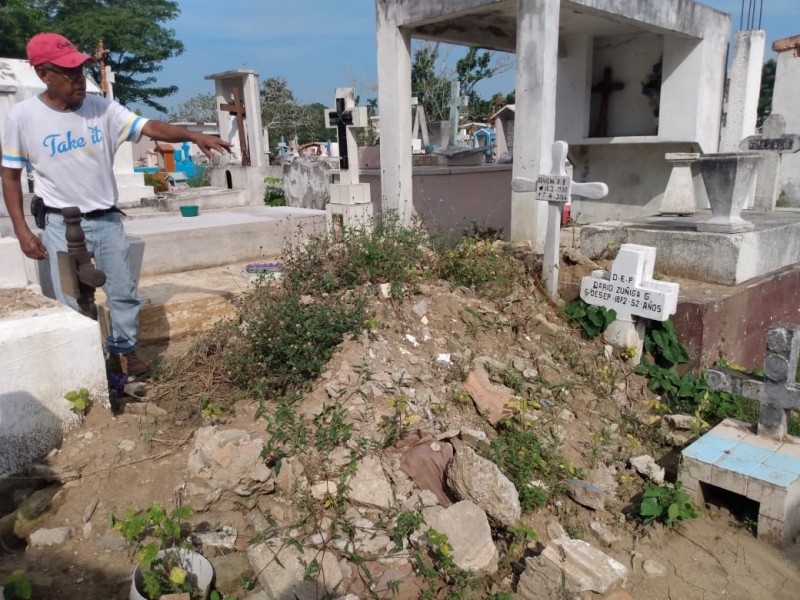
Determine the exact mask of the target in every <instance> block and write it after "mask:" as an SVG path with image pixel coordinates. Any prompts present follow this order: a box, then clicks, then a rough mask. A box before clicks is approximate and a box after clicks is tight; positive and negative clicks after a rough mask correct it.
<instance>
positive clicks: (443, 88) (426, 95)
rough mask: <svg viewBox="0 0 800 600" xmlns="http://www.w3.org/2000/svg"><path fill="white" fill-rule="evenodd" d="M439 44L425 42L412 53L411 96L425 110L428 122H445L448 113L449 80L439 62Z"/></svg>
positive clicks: (442, 63)
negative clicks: (417, 100) (414, 97)
mask: <svg viewBox="0 0 800 600" xmlns="http://www.w3.org/2000/svg"><path fill="white" fill-rule="evenodd" d="M440 49H441V45H440V44H439V43H432V42H425V43H423V44H422V45H421V46H420V47H419V48H417V49H416V51H415V52H414V61H413V63H412V64H411V94H412V95H413V96H416V97H417V98H418V99H419V102H420V103H421V104H422V106H423V107H424V108H425V115H426V116H427V117H428V121H445V120H447V119H448V118H449V116H450V113H449V109H448V108H447V104H448V102H449V101H450V78H448V72H447V69H446V67H445V66H444V62H445V61H443V60H440Z"/></svg>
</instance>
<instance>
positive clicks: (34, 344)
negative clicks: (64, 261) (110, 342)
mask: <svg viewBox="0 0 800 600" xmlns="http://www.w3.org/2000/svg"><path fill="white" fill-rule="evenodd" d="M12 291H13V292H15V293H24V292H27V293H28V294H29V295H30V298H29V300H28V301H25V302H21V301H20V302H17V303H16V305H17V307H18V308H16V309H14V308H8V306H7V303H6V302H3V303H2V304H3V308H4V309H5V310H2V309H0V373H2V377H0V477H3V476H6V475H9V474H12V473H14V472H17V471H19V470H20V469H22V468H24V467H25V465H26V464H28V463H30V462H31V461H34V460H37V459H39V458H41V457H42V456H44V455H45V454H47V453H48V452H49V451H50V450H51V449H53V448H55V447H57V446H58V445H59V444H60V442H61V439H62V437H63V434H64V432H65V431H66V430H68V429H69V428H71V427H73V426H74V425H76V424H77V423H78V422H79V418H78V416H77V415H76V414H74V413H73V412H71V411H70V409H69V404H68V402H67V401H66V400H64V394H65V393H66V392H69V391H72V390H78V389H80V388H82V387H85V388H87V389H88V390H89V396H90V398H91V400H92V402H93V403H94V405H95V407H100V406H105V407H106V408H110V406H109V401H108V385H107V381H106V369H105V361H104V359H103V352H102V344H101V339H100V327H99V326H98V324H97V323H96V322H94V321H92V320H91V319H88V318H86V317H84V316H81V315H80V314H78V313H77V312H75V311H73V310H72V309H70V308H67V307H65V306H61V305H59V304H57V303H56V302H55V301H51V300H48V299H46V298H44V297H42V296H39V295H36V294H34V293H33V292H29V291H27V290H8V291H5V292H4V291H2V290H0V298H2V294H3V293H11V292H12ZM30 306H33V308H31V307H30Z"/></svg>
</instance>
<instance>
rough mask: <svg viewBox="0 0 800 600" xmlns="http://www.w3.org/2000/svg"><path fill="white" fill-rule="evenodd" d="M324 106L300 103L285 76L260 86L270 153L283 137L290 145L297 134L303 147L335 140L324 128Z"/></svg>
mask: <svg viewBox="0 0 800 600" xmlns="http://www.w3.org/2000/svg"><path fill="white" fill-rule="evenodd" d="M325 108H326V106H325V105H324V104H321V103H319V102H314V103H312V104H306V105H303V104H300V103H299V102H298V101H297V99H296V98H295V97H294V92H292V90H291V88H290V87H289V82H288V81H286V79H284V78H283V77H270V78H268V79H265V80H264V81H263V82H262V83H261V117H262V121H263V123H264V127H266V128H267V129H268V130H269V140H270V150H271V151H273V152H274V151H275V150H276V148H277V144H278V142H279V141H280V138H281V136H284V137H285V138H286V140H287V142H288V141H289V140H290V139H292V138H293V137H294V136H295V135H296V136H297V141H298V143H300V144H305V143H307V142H319V141H324V140H327V139H332V138H333V137H334V136H335V134H333V130H332V129H326V128H325Z"/></svg>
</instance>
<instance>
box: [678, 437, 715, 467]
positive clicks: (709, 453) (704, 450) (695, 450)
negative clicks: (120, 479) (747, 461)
mask: <svg viewBox="0 0 800 600" xmlns="http://www.w3.org/2000/svg"><path fill="white" fill-rule="evenodd" d="M701 440H702V438H700V440H698V441H696V442H695V443H694V444H692V445H691V446H688V447H686V448H684V450H683V452H681V454H683V455H684V456H687V457H689V458H694V459H695V460H698V461H700V462H702V463H705V464H708V465H713V464H714V463H715V462H717V461H718V460H719V459H720V457H722V456H723V455H724V454H725V451H724V450H719V449H718V448H712V447H711V446H707V445H705V444H701V443H700V441H701Z"/></svg>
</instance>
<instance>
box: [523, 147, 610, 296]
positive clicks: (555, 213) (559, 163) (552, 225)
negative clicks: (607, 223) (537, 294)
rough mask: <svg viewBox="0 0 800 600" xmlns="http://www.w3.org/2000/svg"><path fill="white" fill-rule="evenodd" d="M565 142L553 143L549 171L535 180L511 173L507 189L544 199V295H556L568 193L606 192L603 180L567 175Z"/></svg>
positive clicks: (596, 195)
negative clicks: (577, 179)
mask: <svg viewBox="0 0 800 600" xmlns="http://www.w3.org/2000/svg"><path fill="white" fill-rule="evenodd" d="M567 150H569V146H568V145H567V143H566V142H561V141H558V142H555V143H554V144H553V166H552V169H551V171H550V174H549V175H540V176H539V178H538V179H537V180H536V181H533V180H532V179H527V178H526V177H514V179H512V180H511V189H512V190H513V191H515V192H536V199H537V200H540V201H543V202H547V203H548V205H549V208H548V211H547V234H546V236H545V240H544V259H543V262H542V280H543V282H544V287H545V290H546V291H547V295H548V296H550V298H552V299H556V298H558V265H559V261H560V252H559V250H560V246H561V239H560V238H561V214H562V211H563V206H564V204H565V203H566V202H568V201H569V198H570V196H583V197H585V198H592V199H599V198H604V197H605V196H607V195H608V186H607V185H606V184H605V183H599V182H598V183H595V182H590V183H576V182H574V181H572V178H571V177H570V176H569V175H567V168H566V166H567Z"/></svg>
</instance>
